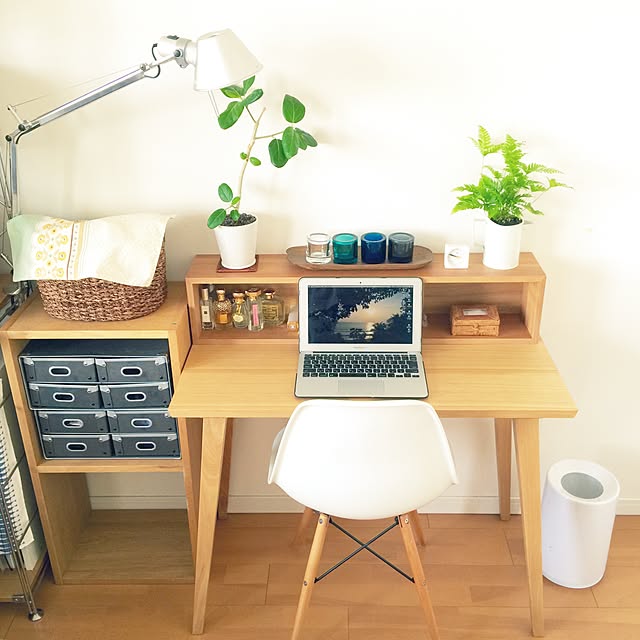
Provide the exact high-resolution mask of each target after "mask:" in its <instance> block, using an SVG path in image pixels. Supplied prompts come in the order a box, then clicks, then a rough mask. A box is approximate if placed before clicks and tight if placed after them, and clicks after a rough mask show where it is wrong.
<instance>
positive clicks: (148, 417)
mask: <svg viewBox="0 0 640 640" xmlns="http://www.w3.org/2000/svg"><path fill="white" fill-rule="evenodd" d="M107 420H108V422H109V431H111V433H137V434H145V433H176V432H177V426H176V419H175V418H172V417H171V416H170V415H169V414H168V413H167V412H166V411H162V410H159V411H158V410H153V409H149V410H148V411H107Z"/></svg>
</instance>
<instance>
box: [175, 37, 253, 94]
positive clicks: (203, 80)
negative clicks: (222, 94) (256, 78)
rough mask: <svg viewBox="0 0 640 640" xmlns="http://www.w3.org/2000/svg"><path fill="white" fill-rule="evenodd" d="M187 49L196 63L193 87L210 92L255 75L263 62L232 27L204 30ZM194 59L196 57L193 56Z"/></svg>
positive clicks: (191, 61)
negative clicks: (259, 60) (219, 29)
mask: <svg viewBox="0 0 640 640" xmlns="http://www.w3.org/2000/svg"><path fill="white" fill-rule="evenodd" d="M190 44H191V45H195V56H194V55H193V54H194V50H193V46H191V47H189V48H188V49H189V50H188V51H187V60H188V62H190V63H191V64H193V65H194V66H195V78H194V83H193V88H194V89H195V90H196V91H211V90H212V89H220V88H222V87H228V86H229V85H231V84H236V83H238V82H241V81H242V80H245V79H246V78H250V77H251V76H253V75H255V74H256V73H257V72H258V71H260V69H262V65H261V64H260V62H258V60H257V58H256V57H255V56H254V55H253V54H252V53H251V51H249V49H247V47H246V46H245V45H244V44H243V42H242V41H241V40H240V38H238V36H236V34H235V33H233V31H231V29H224V30H222V31H213V32H211V33H205V34H204V35H203V36H201V37H200V38H198V39H197V40H196V41H195V43H193V42H192V43H190ZM194 58H195V59H194Z"/></svg>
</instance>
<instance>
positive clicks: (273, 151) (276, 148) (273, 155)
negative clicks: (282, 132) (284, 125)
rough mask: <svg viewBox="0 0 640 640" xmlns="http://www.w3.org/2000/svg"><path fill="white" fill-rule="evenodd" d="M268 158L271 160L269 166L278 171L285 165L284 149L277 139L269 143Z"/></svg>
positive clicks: (280, 141)
mask: <svg viewBox="0 0 640 640" xmlns="http://www.w3.org/2000/svg"><path fill="white" fill-rule="evenodd" d="M269 158H270V159H271V164H272V165H273V166H274V167H278V169H280V168H282V167H284V165H285V164H287V160H288V159H289V158H287V156H286V155H285V152H284V149H283V147H282V140H280V139H279V138H274V139H273V140H272V141H271V142H270V143H269Z"/></svg>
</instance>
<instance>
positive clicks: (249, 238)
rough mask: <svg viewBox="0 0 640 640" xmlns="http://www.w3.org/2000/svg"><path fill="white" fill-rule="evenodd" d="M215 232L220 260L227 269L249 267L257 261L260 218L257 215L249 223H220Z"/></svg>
mask: <svg viewBox="0 0 640 640" xmlns="http://www.w3.org/2000/svg"><path fill="white" fill-rule="evenodd" d="M243 215H244V214H243ZM252 217H253V216H252ZM214 233H215V234H216V242H217V243H218V250H219V251H220V261H221V262H222V266H223V267H225V269H247V268H248V267H252V266H253V265H254V264H255V263H256V244H257V241H258V220H257V219H256V218H255V217H253V222H251V223H249V224H241V225H237V226H224V225H220V226H219V227H216V228H215V229H214Z"/></svg>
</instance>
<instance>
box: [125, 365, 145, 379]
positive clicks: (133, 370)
mask: <svg viewBox="0 0 640 640" xmlns="http://www.w3.org/2000/svg"><path fill="white" fill-rule="evenodd" d="M120 373H121V374H122V375H123V376H127V377H130V378H133V377H135V376H141V375H142V367H122V368H121V369H120Z"/></svg>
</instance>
